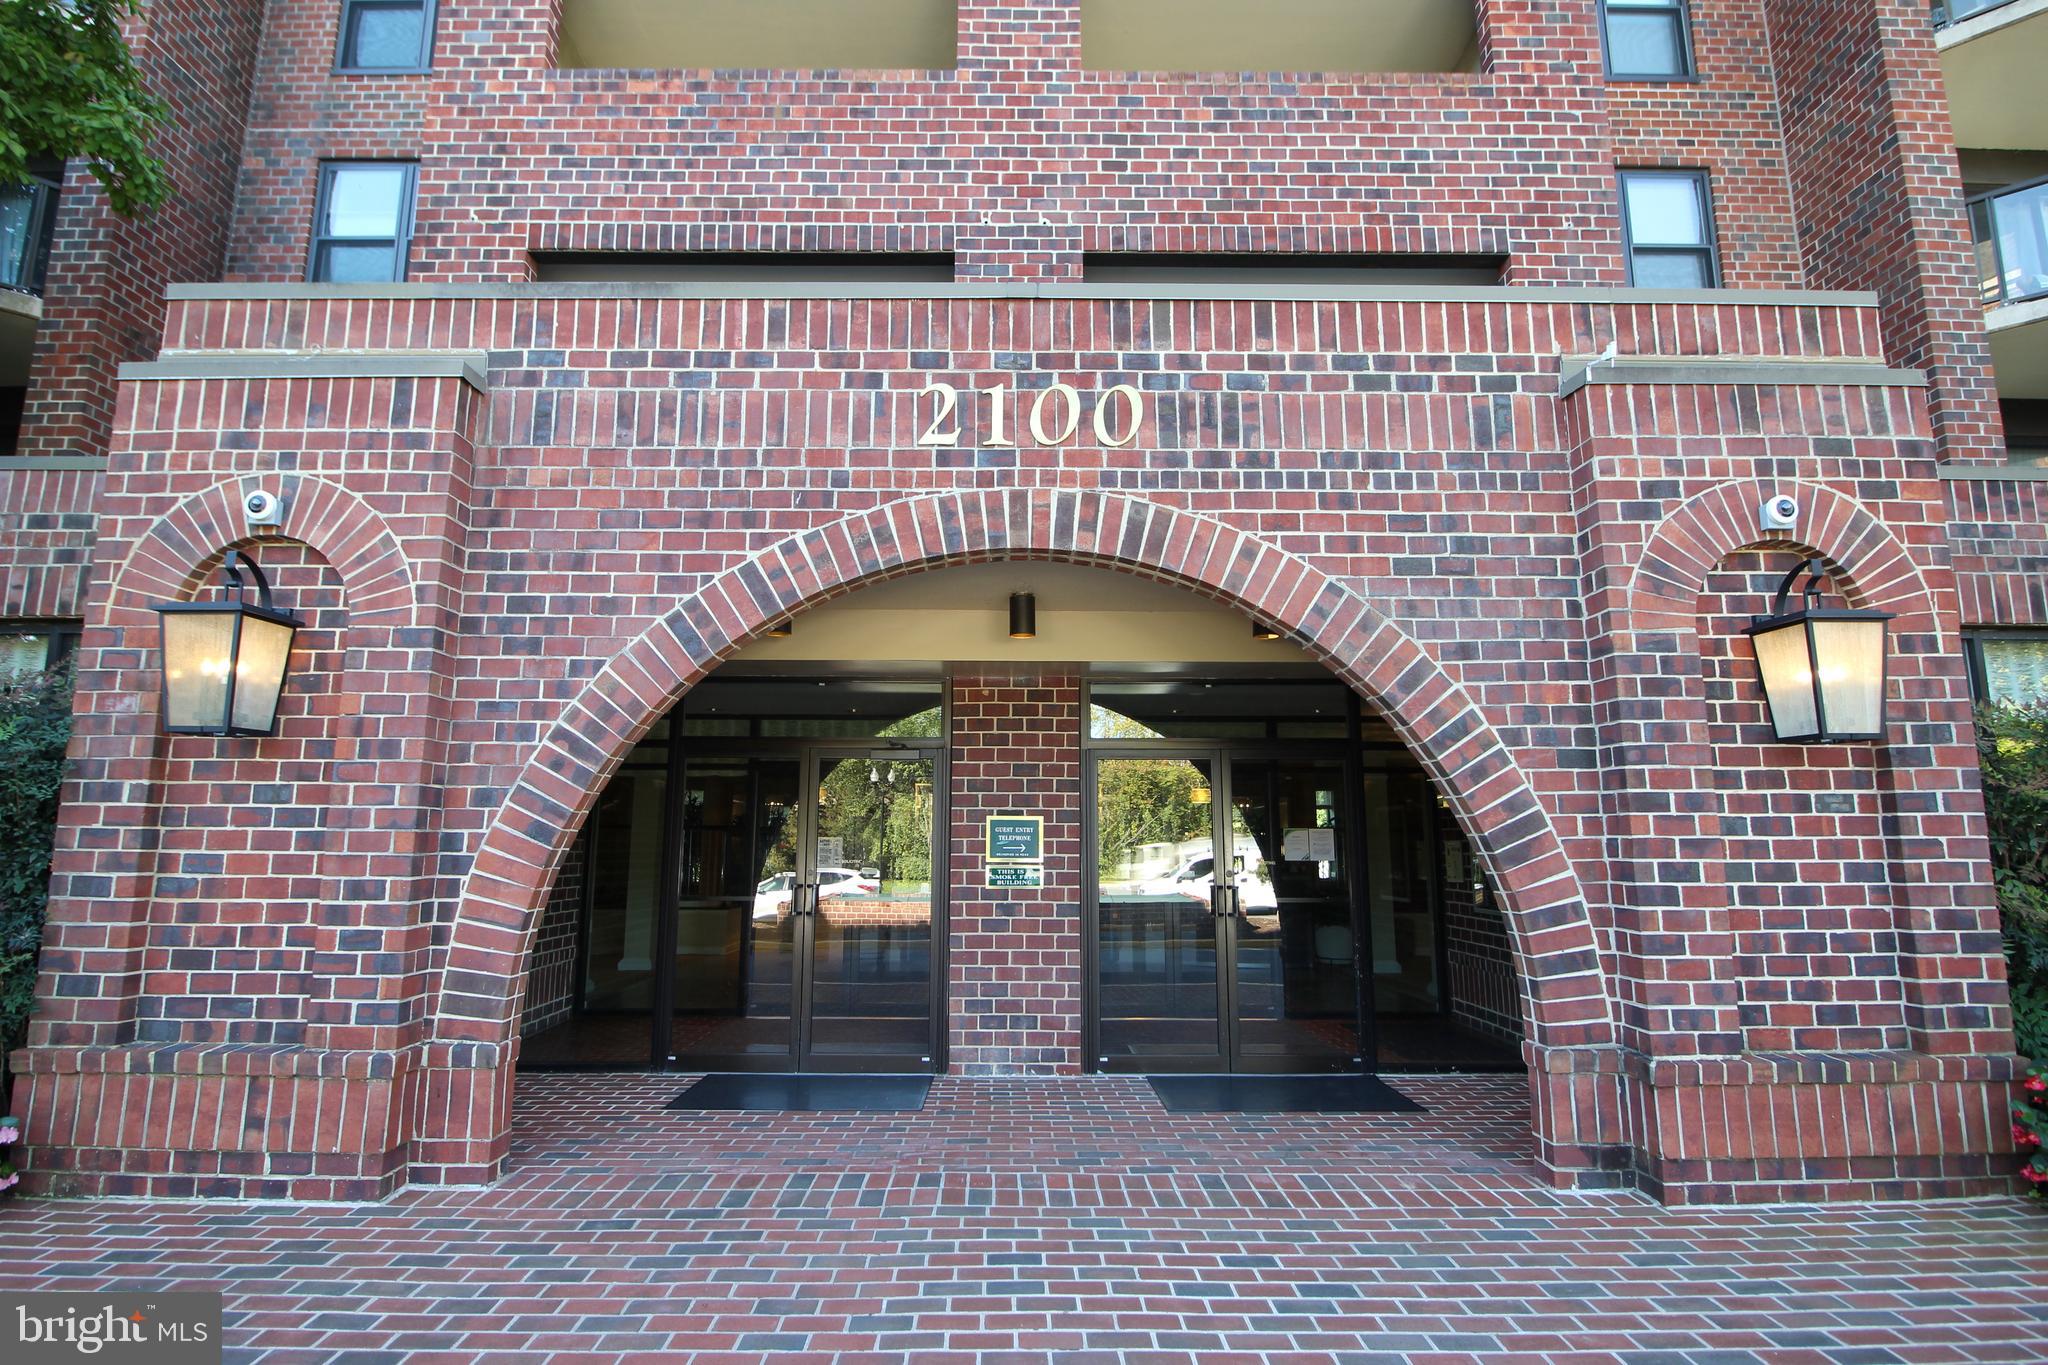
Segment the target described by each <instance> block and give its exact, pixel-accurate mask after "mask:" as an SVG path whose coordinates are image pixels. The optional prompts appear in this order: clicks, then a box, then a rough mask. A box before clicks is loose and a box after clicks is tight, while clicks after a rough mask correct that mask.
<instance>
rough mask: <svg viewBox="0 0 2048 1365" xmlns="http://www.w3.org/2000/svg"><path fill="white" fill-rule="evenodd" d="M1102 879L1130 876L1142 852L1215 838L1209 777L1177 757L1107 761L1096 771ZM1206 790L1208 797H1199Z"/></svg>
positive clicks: (1096, 804) (1097, 844)
mask: <svg viewBox="0 0 2048 1365" xmlns="http://www.w3.org/2000/svg"><path fill="white" fill-rule="evenodd" d="M1095 781H1096V786H1095V824H1096V829H1097V831H1098V838H1097V842H1096V846H1097V848H1098V849H1099V850H1100V856H1101V860H1102V862H1101V868H1100V870H1099V875H1100V876H1101V877H1102V879H1103V880H1104V881H1106V882H1114V881H1122V880H1127V879H1128V878H1130V877H1131V876H1132V875H1133V873H1132V871H1131V870H1130V869H1131V867H1132V864H1133V863H1134V861H1135V859H1134V857H1133V854H1134V853H1135V851H1136V850H1138V849H1140V848H1142V847H1144V846H1145V845H1147V844H1182V843H1186V842H1188V841H1190V840H1199V839H1206V838H1209V837H1210V829H1209V801H1208V795H1209V793H1208V791H1207V788H1208V786H1209V779H1208V777H1207V776H1206V775H1205V774H1204V773H1203V772H1202V771H1201V769H1199V768H1197V767H1196V766H1195V765H1194V764H1192V763H1189V762H1186V761H1185V760H1182V759H1175V758H1105V759H1103V760H1101V762H1100V763H1099V764H1097V767H1096V779H1095ZM1198 791H1200V792H1201V796H1202V799H1200V800H1197V799H1196V793H1197V792H1198Z"/></svg>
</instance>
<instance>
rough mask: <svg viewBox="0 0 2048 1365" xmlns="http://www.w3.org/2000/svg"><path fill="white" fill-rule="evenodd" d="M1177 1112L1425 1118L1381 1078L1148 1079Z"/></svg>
mask: <svg viewBox="0 0 2048 1365" xmlns="http://www.w3.org/2000/svg"><path fill="white" fill-rule="evenodd" d="M1145 1079H1146V1080H1148V1081H1150V1082H1152V1091H1153V1093H1154V1094H1156V1095H1158V1096H1159V1102H1160V1103H1161V1104H1163V1105H1165V1106H1166V1107H1167V1108H1168V1109H1169V1110H1171V1111H1172V1112H1174V1113H1176V1114H1425V1113H1428V1112H1429V1111H1428V1110H1426V1109H1424V1108H1423V1107H1422V1106H1421V1105H1419V1104H1417V1103H1416V1102H1415V1101H1414V1100H1411V1099H1409V1098H1408V1097H1407V1096H1406V1095H1404V1094H1402V1093H1401V1092H1400V1091H1398V1090H1396V1089H1394V1087H1392V1086H1391V1085H1388V1084H1387V1083H1386V1082H1385V1081H1382V1080H1381V1079H1379V1077H1377V1076H1243V1075H1239V1076H1147V1077H1146V1078H1145Z"/></svg>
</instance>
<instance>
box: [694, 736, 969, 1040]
mask: <svg viewBox="0 0 2048 1365" xmlns="http://www.w3.org/2000/svg"><path fill="white" fill-rule="evenodd" d="M937 769H938V755H937V753H936V752H935V751H929V750H925V751H919V750H909V749H904V750H886V751H879V752H869V751H855V752H845V751H839V750H830V749H807V750H804V751H803V752H802V753H801V754H800V755H798V754H791V755H789V756H787V757H761V756H757V755H752V754H734V755H731V756H723V755H717V754H700V755H696V756H692V757H691V758H689V760H688V761H687V763H686V765H685V769H684V776H683V779H682V783H681V785H682V788H683V791H684V807H683V812H682V818H683V828H682V840H681V847H682V853H681V859H680V867H679V868H678V886H677V889H678V894H677V898H676V903H675V914H674V929H673V933H672V936H671V941H672V946H673V957H674V965H673V978H672V979H673V982H674V987H673V990H674V993H673V1005H672V1008H671V1011H670V1027H669V1034H668V1036H669V1044H670V1045H669V1049H668V1055H667V1061H668V1064H669V1065H670V1066H672V1067H677V1068H684V1069H689V1070H721V1071H724V1070H798V1071H921V1070H928V1069H930V1067H931V1065H932V1060H933V1058H934V1056H935V1055H936V1053H935V1032H934V1025H935V1020H936V1017H937V1009H936V998H935V991H936V975H935V972H934V952H933V910H934V905H935V897H934V894H933V887H934V885H935V882H934V875H935V872H936V871H937V866H936V865H937V862H938V859H937V857H936V853H937V850H938V849H939V848H940V847H941V845H939V844H938V842H937V841H938V838H939V824H938V820H939V804H940V803H939V792H940V786H939V783H938V780H937Z"/></svg>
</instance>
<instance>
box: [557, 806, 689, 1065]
mask: <svg viewBox="0 0 2048 1365" xmlns="http://www.w3.org/2000/svg"><path fill="white" fill-rule="evenodd" d="M667 795H668V778H667V775H666V774H665V773H664V772H663V771H662V770H661V769H659V768H654V769H646V768H640V769H635V768H626V769H624V770H622V771H621V772H620V773H619V775H618V776H617V777H614V778H613V779H612V781H611V784H610V785H609V786H607V787H606V788H605V790H604V795H603V796H601V797H599V798H598V804H597V809H596V811H595V812H594V814H593V816H592V826H591V844H590V866H589V873H588V875H589V877H590V880H591V887H590V911H589V916H590V917H589V923H588V925H587V928H586V934H587V937H586V938H585V940H584V954H583V983H582V984H583V989H582V991H581V996H582V1000H581V1006H580V1008H579V1010H578V1011H577V1014H578V1018H577V1020H576V1027H575V1028H574V1029H573V1030H563V1031H562V1032H563V1033H564V1038H563V1039H562V1040H560V1043H559V1048H560V1049H561V1050H563V1051H564V1055H563V1057H562V1058H561V1059H562V1060H565V1061H572V1062H576V1063H582V1064H593V1063H601V1062H633V1063H642V1064H644V1063H645V1062H646V1061H647V1056H648V1045H649V1042H650V1041H651V1036H650V1034H649V1029H650V1027H651V1023H652V1010H653V1008H654V995H655V933H656V925H657V923H658V920H659V916H660V907H661V852H662V816H663V810H664V803H665V802H666V800H667ZM570 1034H573V1037H571V1036H569V1035H570ZM536 1050H537V1051H540V1049H536ZM545 1055H551V1054H545Z"/></svg>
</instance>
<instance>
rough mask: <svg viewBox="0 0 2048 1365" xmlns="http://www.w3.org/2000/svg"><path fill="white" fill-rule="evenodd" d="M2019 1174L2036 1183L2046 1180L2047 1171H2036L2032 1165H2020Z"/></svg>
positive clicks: (2047, 1177) (2047, 1178)
mask: <svg viewBox="0 0 2048 1365" xmlns="http://www.w3.org/2000/svg"><path fill="white" fill-rule="evenodd" d="M2020 1174H2021V1175H2023V1176H2025V1177H2026V1178H2027V1179H2029V1180H2031V1181H2033V1182H2034V1183H2035V1184H2036V1185H2038V1184H2040V1183H2041V1182H2042V1181H2044V1180H2048V1171H2037V1170H2035V1169H2034V1168H2033V1167H2032V1166H2023V1167H2021V1168H2020Z"/></svg>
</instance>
